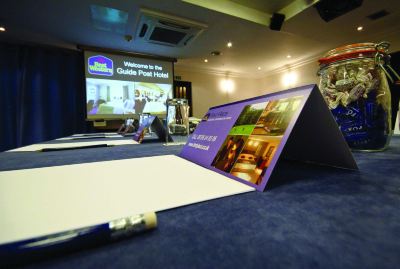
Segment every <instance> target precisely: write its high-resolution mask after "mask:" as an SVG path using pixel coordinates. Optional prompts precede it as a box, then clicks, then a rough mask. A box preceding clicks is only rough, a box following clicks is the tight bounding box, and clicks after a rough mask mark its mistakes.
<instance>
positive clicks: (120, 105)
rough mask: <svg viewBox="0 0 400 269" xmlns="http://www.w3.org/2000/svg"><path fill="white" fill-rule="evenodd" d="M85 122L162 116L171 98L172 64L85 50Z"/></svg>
mask: <svg viewBox="0 0 400 269" xmlns="http://www.w3.org/2000/svg"><path fill="white" fill-rule="evenodd" d="M84 56H85V57H84V58H85V75H86V111H87V119H89V120H91V119H92V120H95V119H124V118H133V117H135V116H139V115H140V114H142V113H150V114H154V115H158V116H161V117H163V116H164V115H165V114H166V110H167V108H166V102H167V99H169V98H172V84H173V68H172V65H173V63H172V62H167V61H160V60H154V59H145V58H134V57H130V56H125V55H117V54H109V53H104V52H95V51H85V53H84Z"/></svg>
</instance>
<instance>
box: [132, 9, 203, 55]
mask: <svg viewBox="0 0 400 269" xmlns="http://www.w3.org/2000/svg"><path fill="white" fill-rule="evenodd" d="M205 28H207V25H206V24H203V23H199V22H196V21H192V20H188V19H184V18H179V17H176V16H172V15H167V14H163V13H159V12H156V11H152V10H148V9H140V19H139V23H138V27H137V29H136V38H137V39H142V40H145V41H147V42H150V43H155V44H160V45H167V46H174V47H182V46H186V45H188V44H189V43H190V42H191V41H193V40H194V39H195V38H196V37H197V36H198V35H199V34H200V33H201V32H203V30H204V29H205Z"/></svg>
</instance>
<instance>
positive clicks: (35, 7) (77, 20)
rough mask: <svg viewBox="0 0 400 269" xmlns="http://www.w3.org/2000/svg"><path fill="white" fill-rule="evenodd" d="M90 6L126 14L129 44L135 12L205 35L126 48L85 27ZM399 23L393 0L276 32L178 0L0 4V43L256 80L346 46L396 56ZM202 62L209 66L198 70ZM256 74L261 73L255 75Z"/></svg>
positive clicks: (303, 16) (373, 1)
mask: <svg viewBox="0 0 400 269" xmlns="http://www.w3.org/2000/svg"><path fill="white" fill-rule="evenodd" d="M231 1H233V2H235V3H237V4H244V3H245V4H246V5H247V6H248V7H250V8H257V9H259V10H261V11H264V12H269V13H273V12H274V10H275V9H277V10H279V9H280V8H282V6H284V5H286V4H287V3H290V0H282V1H280V0H253V1H251V0H248V1H244V0H231ZM91 4H96V5H100V6H106V7H111V8H115V9H119V10H122V11H125V12H128V14H129V19H128V23H127V25H126V27H125V33H124V34H130V35H132V36H134V35H135V27H136V24H137V21H138V16H139V8H142V7H144V8H148V9H152V10H155V11H161V12H164V13H168V14H172V15H175V16H179V17H183V18H187V19H191V20H195V21H198V22H202V23H205V24H207V25H208V28H207V29H206V30H205V31H204V32H203V33H202V34H201V35H200V36H199V37H198V38H197V39H195V40H194V41H193V42H192V43H190V44H189V45H188V46H186V47H183V48H182V47H181V48H176V47H167V46H161V45H156V44H143V42H138V41H137V40H132V41H131V42H127V41H126V40H125V39H124V35H123V34H120V33H116V32H108V31H101V30H98V29H96V28H95V27H94V26H93V23H92V20H91V15H90V5H91ZM381 9H386V10H387V11H389V12H390V14H389V15H388V16H386V17H384V18H382V19H379V20H376V21H371V20H369V19H368V18H366V16H367V15H369V14H371V13H374V12H376V11H379V10H381ZM399 21H400V1H399V0H379V1H378V0H364V3H363V5H362V6H361V7H360V8H357V9H355V10H353V11H351V12H350V13H348V14H345V15H343V16H341V17H339V18H336V19H334V20H332V21H330V22H328V23H327V22H325V21H323V20H322V19H321V18H320V17H319V15H318V12H317V10H316V9H315V8H314V7H311V8H308V9H306V10H305V11H303V12H301V13H300V14H298V15H296V16H295V17H293V18H291V19H289V20H288V21H286V22H285V23H284V25H283V27H282V30H281V31H280V32H277V31H272V30H270V29H269V28H268V27H266V26H263V25H260V24H256V23H253V22H251V21H247V20H243V19H240V18H237V17H232V16H229V15H226V14H223V13H219V12H216V11H212V10H209V9H205V8H202V7H198V6H195V5H191V4H188V3H185V2H182V1H180V0H158V1H157V0H136V1H135V0H114V1H105V0H69V1H54V0H40V1H31V0H18V1H16V0H13V1H8V0H5V1H2V2H1V9H0V22H3V24H4V25H5V26H6V27H7V31H6V32H5V33H0V41H8V42H14V41H17V42H21V41H28V42H33V43H43V44H50V45H57V46H61V47H68V48H76V45H77V44H81V45H88V46H96V47H104V48H111V49H119V50H125V51H132V52H140V53H149V54H156V55H161V56H168V57H175V58H177V59H178V62H177V64H176V66H178V67H180V68H188V69H192V70H199V71H200V70H208V71H211V72H216V73H224V74H226V73H229V74H232V75H239V76H255V77H260V76H263V75H267V74H268V73H271V72H277V71H278V70H282V69H283V68H289V67H291V66H296V65H297V66H298V65H301V64H302V63H306V62H310V61H316V60H317V59H318V57H320V56H321V55H322V54H323V53H324V52H326V51H327V50H329V49H332V48H334V47H337V46H339V45H343V44H347V43H354V42H365V41H374V42H377V41H381V40H386V41H389V42H391V43H392V47H391V51H398V50H400V23H399ZM358 25H363V26H364V29H365V30H364V31H362V32H357V31H356V27H357V26H358ZM227 41H232V42H233V47H232V48H229V49H228V48H227V47H226V43H227ZM213 50H220V51H221V52H222V55H221V56H218V57H215V56H211V55H210V52H211V51H213ZM288 54H290V55H291V56H292V57H291V58H290V59H287V58H286V55H288ZM204 58H208V59H209V62H208V63H205V62H204V61H203V59H204ZM258 66H260V67H261V70H257V67H258Z"/></svg>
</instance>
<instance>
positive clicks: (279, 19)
mask: <svg viewBox="0 0 400 269" xmlns="http://www.w3.org/2000/svg"><path fill="white" fill-rule="evenodd" d="M284 21H285V15H284V14H280V13H274V14H272V17H271V21H270V23H269V29H271V30H274V31H280V30H281V28H282V24H283V22H284Z"/></svg>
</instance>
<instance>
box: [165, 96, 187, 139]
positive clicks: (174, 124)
mask: <svg viewBox="0 0 400 269" xmlns="http://www.w3.org/2000/svg"><path fill="white" fill-rule="evenodd" d="M167 131H168V134H169V135H170V136H171V137H172V140H173V141H174V142H175V143H174V144H185V143H186V141H187V138H188V136H189V105H188V100H187V99H182V98H175V99H168V100H167ZM167 141H168V139H167Z"/></svg>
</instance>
